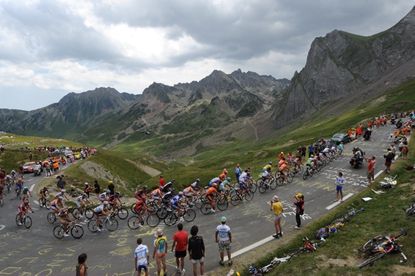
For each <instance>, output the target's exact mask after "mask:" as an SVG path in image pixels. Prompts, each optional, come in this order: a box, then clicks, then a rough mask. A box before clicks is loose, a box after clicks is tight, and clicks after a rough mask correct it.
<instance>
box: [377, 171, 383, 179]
mask: <svg viewBox="0 0 415 276" xmlns="http://www.w3.org/2000/svg"><path fill="white" fill-rule="evenodd" d="M382 173H383V171H378V172H377V174H375V179H376V178H378V177H379V175H381V174H382Z"/></svg>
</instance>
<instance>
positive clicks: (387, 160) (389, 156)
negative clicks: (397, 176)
mask: <svg viewBox="0 0 415 276" xmlns="http://www.w3.org/2000/svg"><path fill="white" fill-rule="evenodd" d="M383 157H384V158H385V167H386V169H385V172H386V173H388V174H389V173H390V172H391V165H392V160H393V159H394V158H395V155H394V154H393V152H392V150H391V149H390V148H388V151H387V153H386V154H385V155H384V156H383Z"/></svg>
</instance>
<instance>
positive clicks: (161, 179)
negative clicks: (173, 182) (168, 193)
mask: <svg viewBox="0 0 415 276" xmlns="http://www.w3.org/2000/svg"><path fill="white" fill-rule="evenodd" d="M159 184H160V188H163V186H164V184H166V181H165V180H164V177H163V176H162V175H160V179H159Z"/></svg>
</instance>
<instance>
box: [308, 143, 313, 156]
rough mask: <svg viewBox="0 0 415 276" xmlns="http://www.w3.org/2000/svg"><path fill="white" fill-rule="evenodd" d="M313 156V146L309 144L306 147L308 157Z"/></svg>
mask: <svg viewBox="0 0 415 276" xmlns="http://www.w3.org/2000/svg"><path fill="white" fill-rule="evenodd" d="M313 154H314V145H313V144H311V145H309V146H308V157H310V156H311V155H313Z"/></svg>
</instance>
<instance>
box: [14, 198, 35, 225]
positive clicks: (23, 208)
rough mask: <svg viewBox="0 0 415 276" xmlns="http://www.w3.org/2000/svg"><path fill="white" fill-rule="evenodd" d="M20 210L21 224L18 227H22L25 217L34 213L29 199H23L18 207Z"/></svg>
mask: <svg viewBox="0 0 415 276" xmlns="http://www.w3.org/2000/svg"><path fill="white" fill-rule="evenodd" d="M18 210H19V212H18V216H19V222H18V223H17V224H18V225H22V222H23V217H24V216H25V215H26V214H27V212H28V211H30V212H32V213H34V212H33V210H32V207H30V203H29V199H28V198H23V200H22V201H21V203H20V205H19V207H18Z"/></svg>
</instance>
